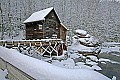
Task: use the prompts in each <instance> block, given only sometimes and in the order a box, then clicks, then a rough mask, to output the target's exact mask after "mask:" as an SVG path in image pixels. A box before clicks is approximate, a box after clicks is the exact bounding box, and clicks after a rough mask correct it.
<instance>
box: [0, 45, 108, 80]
mask: <svg viewBox="0 0 120 80" xmlns="http://www.w3.org/2000/svg"><path fill="white" fill-rule="evenodd" d="M0 53H1V54H0V57H1V58H3V59H4V60H5V61H8V62H9V63H11V64H13V65H14V66H16V67H17V68H19V69H21V70H22V71H24V72H26V73H27V74H29V75H31V76H32V77H34V78H35V79H36V80H110V79H109V78H107V77H106V76H104V75H102V74H100V73H98V72H96V71H93V70H89V69H66V68H61V67H58V66H54V65H52V64H49V63H47V62H44V61H41V60H38V59H35V58H32V57H29V56H26V55H23V54H20V53H19V52H17V51H16V50H12V49H6V48H3V47H0ZM69 61H70V62H73V61H72V60H71V59H69V60H68V62H69ZM18 63H19V64H18ZM83 66H85V65H83ZM2 80H3V79H2Z"/></svg>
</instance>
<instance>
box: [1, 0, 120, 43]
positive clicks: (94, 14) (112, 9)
mask: <svg viewBox="0 0 120 80" xmlns="http://www.w3.org/2000/svg"><path fill="white" fill-rule="evenodd" d="M48 7H54V9H55V11H56V13H57V15H58V16H59V18H60V20H61V22H62V23H63V24H64V25H65V26H66V27H67V28H68V29H69V31H68V35H70V36H71V35H73V34H74V30H75V29H78V28H79V29H82V30H86V31H87V32H88V33H89V34H91V35H93V36H95V37H97V38H98V39H99V41H100V42H104V41H107V42H120V2H119V1H117V0H0V39H6V36H7V37H9V38H11V39H12V38H13V37H16V36H19V39H24V37H25V35H24V33H25V25H24V24H23V21H24V20H26V19H27V18H28V17H29V16H30V15H31V14H32V13H34V12H36V11H40V10H42V9H45V8H48Z"/></svg>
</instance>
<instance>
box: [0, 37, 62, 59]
mask: <svg viewBox="0 0 120 80" xmlns="http://www.w3.org/2000/svg"><path fill="white" fill-rule="evenodd" d="M0 46H3V47H6V48H15V49H17V50H19V52H22V53H25V54H27V55H29V56H32V55H33V54H35V53H37V54H40V55H42V56H43V55H45V54H47V55H49V56H50V57H51V56H52V54H54V55H56V56H58V55H61V54H62V51H63V41H62V40H61V39H41V40H0Z"/></svg>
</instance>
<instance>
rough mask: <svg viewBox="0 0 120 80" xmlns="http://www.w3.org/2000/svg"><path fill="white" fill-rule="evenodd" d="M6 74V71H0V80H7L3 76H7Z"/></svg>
mask: <svg viewBox="0 0 120 80" xmlns="http://www.w3.org/2000/svg"><path fill="white" fill-rule="evenodd" d="M7 74H8V73H7V70H6V69H5V70H4V71H2V70H1V69H0V80H8V79H6V78H5V76H6V75H7Z"/></svg>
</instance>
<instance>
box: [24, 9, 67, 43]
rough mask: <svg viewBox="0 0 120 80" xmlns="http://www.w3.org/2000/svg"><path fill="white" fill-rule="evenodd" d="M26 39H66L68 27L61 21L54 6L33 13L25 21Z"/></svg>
mask: <svg viewBox="0 0 120 80" xmlns="http://www.w3.org/2000/svg"><path fill="white" fill-rule="evenodd" d="M24 24H25V26H26V39H27V40H29V39H31V40H32V39H62V40H63V41H64V42H65V41H66V32H67V28H66V27H65V26H64V25H63V24H62V23H61V21H60V19H59V17H58V15H57V13H56V12H55V10H54V8H53V7H50V8H47V9H44V10H41V11H38V12H35V13H33V14H32V15H31V16H30V17H29V18H28V19H26V20H25V21H24Z"/></svg>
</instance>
